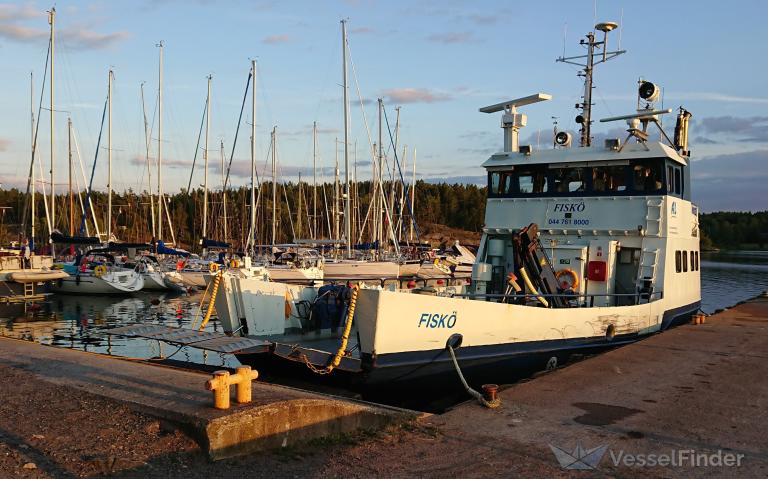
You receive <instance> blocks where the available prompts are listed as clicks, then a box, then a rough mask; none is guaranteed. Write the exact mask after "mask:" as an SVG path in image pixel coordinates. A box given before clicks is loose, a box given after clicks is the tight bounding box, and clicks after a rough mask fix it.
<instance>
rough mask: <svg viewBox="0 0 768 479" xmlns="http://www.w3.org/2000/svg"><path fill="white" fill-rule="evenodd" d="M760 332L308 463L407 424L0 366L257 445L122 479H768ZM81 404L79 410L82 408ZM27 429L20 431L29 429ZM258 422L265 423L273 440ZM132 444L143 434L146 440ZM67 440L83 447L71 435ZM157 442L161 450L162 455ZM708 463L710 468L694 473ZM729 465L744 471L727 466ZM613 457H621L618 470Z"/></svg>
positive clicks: (754, 327) (649, 342)
mask: <svg viewBox="0 0 768 479" xmlns="http://www.w3.org/2000/svg"><path fill="white" fill-rule="evenodd" d="M767 333H768V297H766V296H761V297H758V298H755V299H753V300H750V301H747V302H745V303H742V304H740V305H737V306H735V307H733V308H730V309H727V310H725V311H723V312H720V313H718V314H715V315H712V316H709V317H708V318H707V319H706V322H705V323H704V324H698V325H694V324H690V325H683V326H680V327H677V328H674V329H671V330H669V331H667V332H664V333H663V334H659V335H655V336H652V337H650V338H648V339H645V340H643V341H640V342H638V343H635V344H632V345H629V346H625V347H622V348H619V349H616V350H613V351H609V352H606V353H604V354H600V355H597V356H594V357H590V358H587V359H584V360H582V361H577V362H574V363H571V364H569V365H567V366H565V367H563V368H560V369H558V370H556V371H553V372H549V373H545V374H542V375H539V376H537V377H534V378H532V379H530V380H527V381H524V382H520V383H517V384H514V385H511V386H507V387H503V388H502V391H501V392H500V393H499V395H500V397H501V400H502V404H501V407H499V408H497V409H486V408H483V407H481V406H480V405H478V404H477V403H476V402H474V401H468V402H465V403H462V404H459V405H457V406H455V407H454V408H453V409H452V410H450V411H448V412H447V413H445V414H442V415H432V416H423V417H421V418H419V419H417V420H416V421H415V422H407V423H406V424H408V425H407V426H394V427H389V428H385V429H383V430H381V432H379V433H376V434H373V435H370V434H366V435H362V436H361V435H359V434H357V435H356V434H355V433H352V434H351V435H350V436H349V437H350V438H351V439H350V440H348V441H338V440H330V441H326V442H323V443H317V442H315V443H311V444H310V447H309V448H308V449H305V450H304V452H297V451H299V450H301V446H299V448H298V449H297V448H296V447H288V448H286V447H284V446H292V445H296V444H301V440H306V439H308V438H309V437H310V436H311V437H314V438H322V437H326V438H330V437H338V436H337V434H338V433H343V432H352V431H355V430H357V429H359V428H375V429H378V428H381V427H382V426H383V425H385V424H392V423H398V422H400V424H403V420H404V417H405V416H403V414H402V412H401V411H398V410H394V409H390V408H385V407H382V408H379V407H377V406H373V405H370V404H365V403H358V402H355V401H348V400H339V399H336V398H329V397H326V396H322V395H318V394H315V393H309V392H303V391H298V390H294V389H290V388H284V387H280V386H273V385H267V384H259V383H258V382H257V383H255V384H254V403H253V404H252V405H250V406H247V407H238V406H234V405H233V409H232V410H231V412H221V411H216V410H214V409H212V408H211V407H210V397H209V395H208V394H206V393H205V391H203V389H202V385H203V383H204V381H205V380H206V379H207V377H208V376H207V375H205V374H201V373H194V372H187V371H180V370H176V369H169V368H166V367H157V366H153V365H147V364H145V363H138V362H131V361H125V360H117V359H112V358H106V357H103V356H99V355H93V354H86V353H80V352H74V351H68V350H59V349H55V348H51V347H44V346H39V345H36V344H31V343H25V342H20V341H13V340H1V341H0V361H2V364H3V366H2V369H3V370H4V371H6V372H8V373H10V377H11V379H5V380H3V381H4V383H3V384H5V382H10V383H11V384H13V383H14V382H16V383H18V379H14V378H18V377H20V376H21V375H24V374H27V373H31V375H32V378H31V380H32V381H33V382H34V381H43V382H45V383H47V384H53V385H57V386H58V385H63V386H64V388H61V391H73V390H77V394H81V393H84V395H85V396H86V397H102V398H103V397H106V398H109V399H110V400H116V401H117V403H119V404H122V405H128V406H130V408H131V410H133V411H138V412H139V413H141V414H142V415H146V416H150V417H157V418H161V419H164V420H167V421H173V422H176V423H181V424H186V425H187V427H190V426H191V427H192V431H193V434H194V431H197V434H198V435H199V434H201V432H202V431H205V430H206V428H207V430H208V431H213V430H214V429H216V428H219V427H220V428H226V427H229V426H232V425H233V424H235V425H236V424H238V423H240V424H241V425H246V426H247V427H246V428H241V429H240V432H238V434H246V431H247V430H252V431H253V432H252V433H251V432H249V433H247V434H256V435H257V436H258V437H255V438H254V439H253V440H252V441H249V442H250V444H248V445H247V448H248V451H250V452H251V454H248V455H247V456H245V457H241V458H238V459H225V460H222V461H217V462H215V463H211V462H208V461H207V460H203V459H200V457H206V456H205V455H204V454H201V453H200V452H185V453H184V454H183V455H179V454H180V453H179V452H178V451H175V450H173V449H172V448H171V447H170V446H162V447H165V448H166V449H167V450H161V451H159V452H155V453H154V454H155V457H150V458H148V459H146V460H145V461H146V462H144V463H139V464H131V463H126V464H124V465H121V463H120V462H119V461H117V462H115V463H114V464H113V467H114V468H113V469H111V470H110V471H111V472H121V474H122V475H121V476H120V477H168V475H169V474H170V475H171V476H173V475H174V474H187V473H188V474H187V475H188V476H189V477H214V476H216V477H219V476H218V475H217V474H220V475H221V477H229V476H228V474H233V475H236V474H242V473H243V472H244V471H248V470H253V469H252V468H253V467H269V468H273V471H274V477H294V476H295V475H297V474H298V475H307V474H310V473H311V474H312V475H313V476H314V477H334V476H339V475H344V476H345V477H384V476H386V477H406V476H413V475H414V474H418V475H419V476H421V477H445V474H446V471H454V472H459V471H460V472H459V473H460V474H461V475H462V477H498V476H500V475H507V476H509V475H524V476H539V477H543V476H553V475H563V476H567V475H568V474H569V471H568V470H564V469H563V468H562V467H561V465H560V464H559V462H558V460H557V458H556V456H555V454H554V453H553V451H552V448H558V449H561V450H564V451H567V452H569V453H576V452H577V451H576V448H577V447H581V448H582V449H583V450H584V451H591V450H594V449H596V448H603V449H598V450H597V453H598V455H599V460H598V461H596V462H593V463H591V464H592V465H593V467H594V468H595V469H596V471H593V472H597V473H598V474H608V475H620V476H623V477H635V476H637V477H641V476H642V477H649V476H650V477H669V476H670V475H680V474H685V475H686V476H693V477H712V476H722V475H736V474H738V475H739V476H744V477H757V476H760V477H764V476H765V474H766V471H768V446H766V442H765V440H764V431H765V430H766V428H768V416H767V415H766V414H765V411H766V408H767V407H768V404H767V403H766V397H768V383H766V381H765V377H766V374H768V362H763V361H764V360H765V359H768V355H767V354H766V353H765V351H768V334H767ZM4 376H6V378H7V377H9V376H8V374H5V375H4ZM501 379H502V378H500V380H501ZM25 384H26V382H25ZM23 387H25V386H22V388H23ZM4 390H5V393H4V394H5V395H6V399H5V401H4V402H5V404H6V406H5V407H9V405H13V404H15V403H19V402H20V401H23V400H24V398H23V397H19V396H22V395H24V394H28V392H25V391H23V390H19V391H17V390H15V389H14V388H9V387H6V388H5V389H4ZM67 401H68V402H72V400H70V399H67ZM75 401H80V402H81V403H82V401H83V399H76V400H75ZM83 414H84V415H85V416H86V417H87V416H88V411H87V410H86V411H85V412H84V413H83ZM406 416H407V415H406ZM36 420H37V418H35V417H29V418H28V420H27V422H29V423H30V424H34V421H36ZM93 420H94V421H100V420H102V419H101V418H98V417H94V418H93ZM142 424H143V423H142ZM260 424H262V425H264V424H271V425H272V427H273V428H274V429H272V430H271V431H270V430H269V428H267V427H266V426H260ZM14 427H18V428H20V429H23V428H24V427H26V426H21V425H20V426H14ZM36 427H38V428H40V429H45V427H42V426H40V425H37V426H36ZM49 427H55V425H49ZM133 427H137V428H140V427H141V426H133ZM233 427H236V426H233ZM248 428H250V429H248ZM221 430H223V429H221ZM234 430H235V429H233V431H234ZM142 431H143V429H140V430H139V435H140V436H144V435H147V434H145V433H144V432H142ZM12 432H13V431H7V430H6V431H4V432H3V434H5V435H6V436H12V437H17V438H18V439H17V440H16V442H15V443H14V442H13V441H8V440H6V441H5V442H6V443H9V444H11V446H10V447H11V448H13V447H16V450H17V451H18V452H19V454H21V455H24V457H27V458H28V457H30V454H32V453H30V452H28V451H34V454H37V456H36V457H37V459H36V460H35V462H36V464H37V467H39V468H40V469H44V468H45V467H48V471H51V470H59V469H56V468H60V470H66V471H72V470H76V469H73V468H76V467H77V466H76V465H75V464H76V463H77V460H74V461H73V462H72V463H70V462H66V461H69V460H70V459H65V458H62V455H63V456H65V457H66V454H58V455H57V454H56V452H46V449H45V447H43V446H39V447H38V446H36V445H35V444H36V443H38V442H43V441H45V440H47V439H40V440H39V441H38V440H36V439H34V437H43V436H42V435H41V436H30V437H29V438H23V437H20V436H21V435H22V434H21V433H20V432H16V433H14V434H15V435H11V433H12ZM233 433H234V432H233ZM41 434H43V433H41ZM6 439H7V437H6ZM69 440H70V441H77V439H76V438H75V437H72V438H71V439H69ZM84 440H85V441H86V442H87V439H84ZM109 440H110V439H109V438H108V439H106V441H107V444H109V443H108V441H109ZM112 440H114V439H112ZM137 441H138V440H137ZM154 441H155V443H156V444H159V445H158V446H157V447H161V446H160V445H162V444H164V443H163V442H162V441H161V440H159V439H154ZM198 443H200V441H199V439H198ZM14 444H15V445H16V446H14ZM25 445H26V447H28V448H27V449H25V448H24V447H25ZM105 447H106V446H105ZM110 447H115V446H114V445H112V446H110ZM126 447H128V446H127V445H126ZM228 447H229V446H227V445H224V446H221V447H219V446H216V445H214V443H213V442H212V443H211V446H210V447H209V449H208V450H207V451H206V450H205V447H203V448H202V449H203V451H202V452H207V453H209V454H211V455H212V457H217V458H220V457H225V456H230V455H232V454H231V452H232V450H231V449H228ZM274 447H277V448H279V449H280V450H286V451H293V452H291V453H289V455H288V456H285V455H281V454H280V453H279V452H278V453H275V452H269V451H263V449H268V448H274ZM57 451H58V450H57ZM679 451H682V456H680V455H679ZM665 454H666V455H676V454H678V455H677V456H675V457H677V458H678V459H680V458H682V459H683V462H684V463H683V464H680V463H677V464H676V465H669V464H668V465H666V466H663V467H662V466H659V465H656V466H653V467H648V466H639V465H637V458H638V457H650V455H657V456H660V455H665ZM718 454H719V457H720V458H721V459H719V461H720V462H719V463H716V460H715V459H712V458H714V457H718ZM576 455H578V454H576ZM704 455H707V457H708V458H709V459H708V460H709V461H710V462H711V463H710V464H707V465H706V466H705V465H703V464H701V463H700V464H698V465H696V464H692V463H691V461H694V460H696V459H695V458H696V457H703V456H704ZM731 456H732V457H734V458H737V459H738V461H739V464H740V465H738V466H737V465H727V464H723V463H722V461H723V459H724V458H730V457H731ZM14 457H17V456H14V455H13V454H12V455H10V456H8V455H6V459H5V461H6V463H5V464H2V465H0V466H1V467H2V468H0V471H8V470H10V469H9V467H16V468H17V470H18V471H21V472H20V474H21V475H23V473H24V472H25V471H23V470H22V469H21V468H22V462H23V461H25V460H26V459H18V458H17V459H16V460H17V461H18V462H19V463H18V464H16V465H14V464H10V465H9V464H7V462H8V461H13V460H14ZM32 457H33V458H34V457H35V456H34V455H33V456H32ZM167 458H175V459H172V460H171V459H167ZM615 458H619V464H618V465H616V464H615V463H614V461H615ZM630 459H631V460H633V461H635V462H634V463H631V462H632V461H630ZM588 462H589V460H588ZM630 463H631V464H630ZM187 468H189V469H187ZM731 468H733V469H731ZM80 471H82V469H80ZM27 472H29V471H27ZM37 472H40V471H37ZM132 474H133V475H132ZM206 474H208V475H209V476H206ZM573 474H574V475H578V474H581V475H583V472H580V471H573ZM28 477H58V476H56V475H55V474H51V475H49V476H46V475H43V476H32V475H30V476H28Z"/></svg>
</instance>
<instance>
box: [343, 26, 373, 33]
mask: <svg viewBox="0 0 768 479" xmlns="http://www.w3.org/2000/svg"><path fill="white" fill-rule="evenodd" d="M349 32H350V33H354V34H356V35H365V34H367V33H376V29H375V28H373V27H356V28H353V29H352V30H350V31H349Z"/></svg>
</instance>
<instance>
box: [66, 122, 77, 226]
mask: <svg viewBox="0 0 768 479" xmlns="http://www.w3.org/2000/svg"><path fill="white" fill-rule="evenodd" d="M67 153H68V155H67V156H68V159H69V234H70V235H72V236H74V235H75V198H74V196H73V194H72V118H71V117H70V118H67Z"/></svg>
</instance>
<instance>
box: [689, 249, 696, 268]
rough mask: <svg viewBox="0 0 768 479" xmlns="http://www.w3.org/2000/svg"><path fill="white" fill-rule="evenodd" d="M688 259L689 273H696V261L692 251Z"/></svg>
mask: <svg viewBox="0 0 768 479" xmlns="http://www.w3.org/2000/svg"><path fill="white" fill-rule="evenodd" d="M690 257H691V271H696V261H695V258H694V256H693V251H691V252H690Z"/></svg>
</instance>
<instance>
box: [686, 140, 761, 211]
mask: <svg viewBox="0 0 768 479" xmlns="http://www.w3.org/2000/svg"><path fill="white" fill-rule="evenodd" d="M767 163H768V150H756V151H749V152H744V153H735V154H729V155H718V156H712V157H708V158H705V159H703V160H699V161H694V162H693V164H692V165H691V172H692V174H691V176H692V178H691V187H692V189H693V199H694V201H695V202H696V203H697V204H698V205H699V206H700V207H701V209H702V211H705V212H711V211H758V210H762V209H765V184H766V182H768V169H767V168H765V165H766V164H767Z"/></svg>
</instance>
